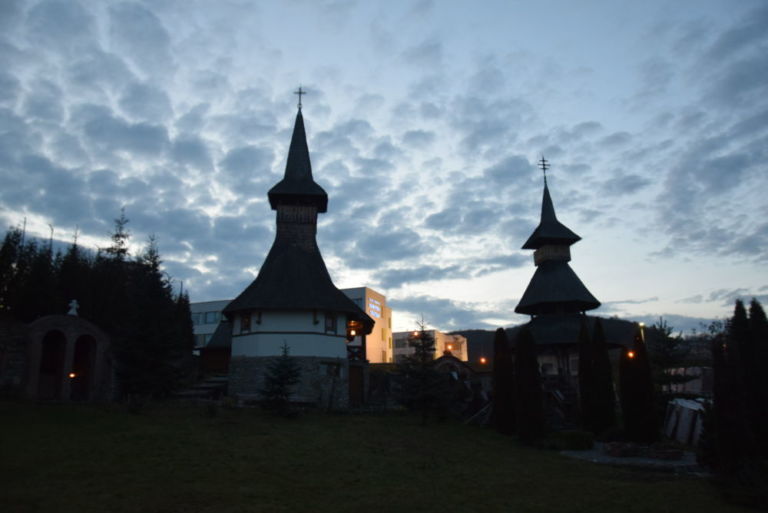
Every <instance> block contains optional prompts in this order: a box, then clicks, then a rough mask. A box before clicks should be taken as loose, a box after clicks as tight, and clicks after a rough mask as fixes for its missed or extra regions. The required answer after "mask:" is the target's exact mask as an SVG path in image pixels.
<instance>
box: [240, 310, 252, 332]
mask: <svg viewBox="0 0 768 513" xmlns="http://www.w3.org/2000/svg"><path fill="white" fill-rule="evenodd" d="M249 331H251V313H250V312H248V313H247V314H243V316H242V317H241V318H240V333H248V332H249Z"/></svg>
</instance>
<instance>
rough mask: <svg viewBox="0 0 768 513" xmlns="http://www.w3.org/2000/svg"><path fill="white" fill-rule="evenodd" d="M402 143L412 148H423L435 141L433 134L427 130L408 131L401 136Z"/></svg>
mask: <svg viewBox="0 0 768 513" xmlns="http://www.w3.org/2000/svg"><path fill="white" fill-rule="evenodd" d="M401 140H402V143H403V144H404V145H406V146H410V147H412V148H424V147H426V146H429V145H430V144H432V143H433V142H434V140H435V133H434V132H431V131H428V130H409V131H407V132H405V133H404V134H403V137H402V139H401Z"/></svg>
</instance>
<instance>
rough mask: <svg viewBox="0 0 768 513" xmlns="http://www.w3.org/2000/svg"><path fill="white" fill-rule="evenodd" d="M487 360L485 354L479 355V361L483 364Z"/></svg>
mask: <svg viewBox="0 0 768 513" xmlns="http://www.w3.org/2000/svg"><path fill="white" fill-rule="evenodd" d="M487 362H488V360H486V358H485V356H481V357H480V363H482V364H483V365H485V364H486V363H487Z"/></svg>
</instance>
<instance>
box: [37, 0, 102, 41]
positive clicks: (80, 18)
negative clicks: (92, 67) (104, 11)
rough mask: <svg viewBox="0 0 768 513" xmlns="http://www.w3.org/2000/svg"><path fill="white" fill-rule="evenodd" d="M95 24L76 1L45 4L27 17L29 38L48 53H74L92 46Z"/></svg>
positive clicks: (54, 1)
mask: <svg viewBox="0 0 768 513" xmlns="http://www.w3.org/2000/svg"><path fill="white" fill-rule="evenodd" d="M93 24H94V23H93V19H92V17H91V16H90V14H89V13H88V12H86V10H85V9H83V8H82V6H81V5H80V3H79V2H77V1H74V0H66V1H65V0H51V1H43V2H40V3H38V4H37V5H35V6H34V7H32V8H31V9H30V10H29V13H28V14H27V23H26V27H27V31H28V35H27V37H28V39H29V40H30V41H35V42H36V44H38V45H43V46H44V47H45V48H46V49H47V50H49V51H56V52H66V53H74V52H76V51H80V50H82V49H83V48H84V47H85V46H86V45H89V44H91V38H92V34H91V33H92V30H93Z"/></svg>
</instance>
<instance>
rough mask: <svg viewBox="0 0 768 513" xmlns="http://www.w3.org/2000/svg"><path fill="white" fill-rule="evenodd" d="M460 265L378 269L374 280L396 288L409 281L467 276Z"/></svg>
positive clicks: (417, 281)
mask: <svg viewBox="0 0 768 513" xmlns="http://www.w3.org/2000/svg"><path fill="white" fill-rule="evenodd" d="M463 272H464V270H463V269H462V267H461V266H459V265H451V266H447V267H438V266H435V265H420V266H416V267H411V268H398V269H383V270H378V271H377V272H376V273H375V275H374V280H375V281H376V282H378V283H379V284H380V285H381V287H383V288H384V289H396V288H399V287H401V286H403V285H404V284H407V283H422V282H426V281H433V280H444V279H450V278H462V277H467V276H466V275H463Z"/></svg>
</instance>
